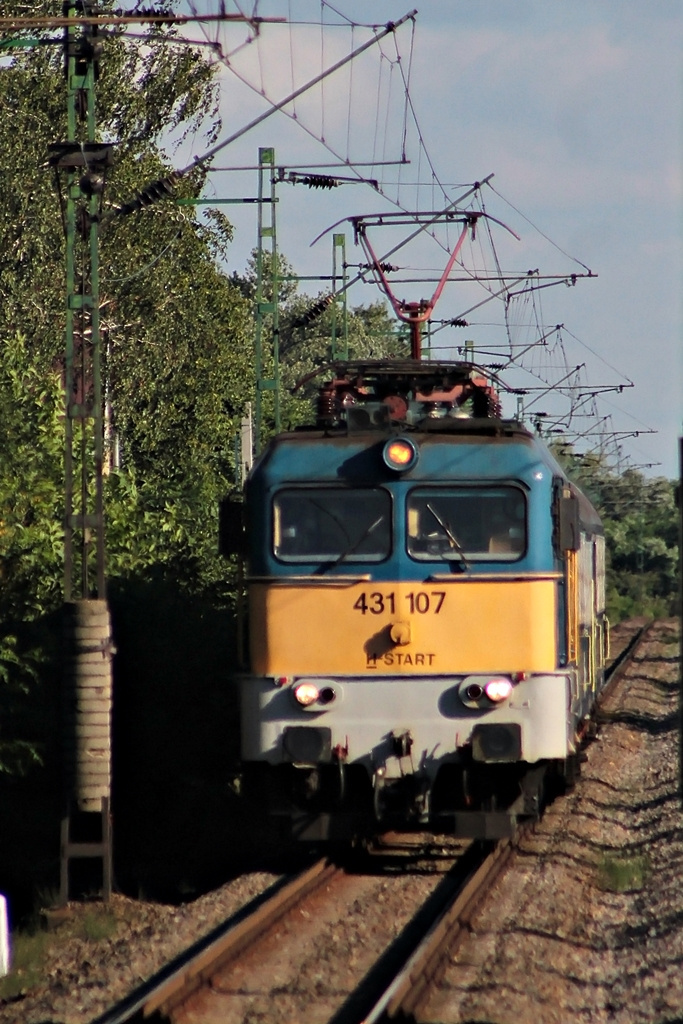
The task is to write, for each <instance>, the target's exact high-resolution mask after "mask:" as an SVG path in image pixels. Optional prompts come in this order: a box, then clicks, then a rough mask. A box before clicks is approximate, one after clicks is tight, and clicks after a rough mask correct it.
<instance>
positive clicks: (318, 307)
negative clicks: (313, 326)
mask: <svg viewBox="0 0 683 1024" xmlns="http://www.w3.org/2000/svg"><path fill="white" fill-rule="evenodd" d="M333 302H334V295H323V297H322V298H321V299H318V301H317V302H314V303H313V305H312V306H309V308H308V309H307V310H306V312H305V313H302V314H301V316H298V317H297V318H296V320H293V321H292V327H306V326H307V325H308V324H310V323H311V322H312V321H313V320H317V319H318V317H319V316H322V315H323V313H324V312H325V310H326V309H328V308H329V307H330V306H331V305H332V303H333Z"/></svg>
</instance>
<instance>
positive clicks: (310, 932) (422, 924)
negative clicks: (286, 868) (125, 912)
mask: <svg viewBox="0 0 683 1024" xmlns="http://www.w3.org/2000/svg"><path fill="white" fill-rule="evenodd" d="M650 628H651V627H648V628H647V629H642V630H640V631H639V632H638V633H636V634H634V636H633V637H632V638H631V640H630V642H629V643H628V644H627V646H625V648H624V650H623V651H620V652H619V656H618V657H617V658H616V659H615V661H614V662H613V664H612V666H611V671H610V678H609V684H608V686H607V687H606V689H605V691H604V697H603V701H602V705H603V710H602V711H601V712H600V713H599V717H600V715H604V716H607V717H608V716H609V713H610V706H611V704H612V702H613V700H614V691H615V688H616V687H617V685H618V682H619V680H620V679H621V678H622V676H623V674H624V672H625V670H626V668H627V665H628V663H629V660H630V659H632V658H633V657H634V656H635V654H636V652H637V650H638V646H639V645H640V644H642V643H643V642H644V641H645V640H647V637H648V635H649V630H650ZM519 840H520V834H517V835H516V836H515V837H514V838H513V839H508V840H502V841H500V842H498V843H497V844H495V846H492V844H487V846H486V847H484V846H483V845H482V844H474V843H470V844H465V843H462V842H461V843H460V844H459V848H458V849H456V848H455V847H454V846H451V847H450V848H449V847H448V845H445V846H439V844H438V841H437V842H432V844H431V846H432V849H431V851H430V857H427V856H426V855H425V852H424V850H422V849H421V847H420V845H419V842H418V841H417V840H415V839H414V838H412V839H411V838H410V837H405V836H395V835H394V836H392V835H390V836H387V837H385V838H384V840H383V841H382V842H380V843H379V844H378V845H377V847H376V851H375V855H374V857H371V858H369V859H368V861H367V862H366V863H365V864H364V866H363V867H362V868H361V870H360V871H359V870H353V869H348V868H347V869H346V870H345V869H344V868H343V867H342V866H340V865H337V864H334V863H332V862H330V861H329V860H327V859H321V860H319V861H317V862H316V863H314V864H312V865H311V866H310V867H308V868H306V869H305V870H304V871H302V872H301V873H300V874H299V875H297V876H296V877H294V878H289V879H285V880H281V882H279V883H277V884H276V885H275V886H273V887H272V888H271V889H270V890H269V891H268V892H267V893H265V894H264V895H263V896H262V897H259V898H258V899H257V900H255V901H253V903H252V904H250V905H249V906H248V907H247V908H245V909H244V910H243V911H242V912H241V913H240V914H238V915H237V916H236V917H234V918H232V919H231V920H230V921H228V922H226V924H225V925H224V926H222V927H221V928H220V929H217V930H216V932H214V933H213V934H212V935H211V936H209V937H208V938H207V939H206V940H204V941H203V942H202V943H200V944H197V945H196V946H195V947H193V948H192V949H190V950H188V951H187V952H186V953H185V954H183V955H182V956H181V957H179V958H178V959H177V960H175V961H174V962H173V963H171V964H170V965H168V966H167V967H166V968H165V969H164V970H163V971H162V972H160V973H159V974H158V975H157V976H156V977H155V978H152V979H151V980H150V981H149V982H147V983H146V984H145V985H143V986H141V988H140V989H138V990H137V991H136V992H134V993H132V994H131V995H130V996H128V997H127V998H126V999H125V1000H123V1001H122V1002H121V1003H119V1004H117V1005H116V1006H114V1007H112V1008H111V1009H110V1010H109V1011H107V1012H106V1013H105V1014H103V1015H101V1016H100V1017H98V1018H97V1019H96V1021H94V1022H93V1024H127V1022H142V1021H169V1022H171V1024H199V1022H201V1024H212V1022H213V1021H216V1022H218V1021H220V1022H221V1024H231V1022H233V1021H234V1022H235V1024H238V1022H242V1021H244V1020H248V1019H264V1020H265V1019H267V1020H268V1021H274V1022H275V1021H277V1022H283V1024H284V1022H285V1021H289V1020H297V1021H300V1020H302V1019H305V1020H306V1021H307V1024H316V1022H318V1021H320V1022H321V1024H323V1022H326V1024H360V1022H363V1024H380V1022H386V1021H390V1020H400V1021H414V1020H417V1019H420V1008H421V1007H422V1006H423V1005H424V1003H425V1000H426V999H427V998H428V996H429V991H430V988H431V987H432V986H433V985H434V984H435V983H437V982H438V979H439V977H440V975H441V973H442V970H443V965H444V963H445V961H446V960H447V959H448V957H451V956H452V955H453V953H454V952H455V950H456V949H457V947H458V944H459V943H460V942H461V940H462V939H463V938H464V937H467V936H468V935H469V931H470V929H469V923H470V921H471V919H472V917H473V915H474V914H475V913H476V911H477V909H478V908H479V906H480V905H481V904H482V903H483V902H484V901H485V899H486V895H487V892H488V891H489V890H490V888H491V886H492V885H493V883H494V882H495V880H496V879H497V878H499V877H500V876H501V875H502V874H503V873H504V871H505V869H506V866H507V865H508V863H509V861H510V858H511V856H512V854H513V853H514V850H515V848H516V846H517V845H518V843H519ZM430 858H431V868H430V869H426V868H425V863H426V861H427V860H430ZM420 865H421V866H420ZM435 865H436V866H435ZM405 867H408V869H409V871H410V874H409V875H407V874H406V873H405ZM402 869H403V871H402ZM416 872H417V873H416ZM406 879H409V881H410V886H409V888H410V890H411V898H408V897H407V895H406V893H407V891H408V886H406ZM418 882H419V883H420V884H418ZM401 885H403V890H402V891H401V892H399V889H400V887H401ZM394 887H395V891H393V889H394ZM397 893H398V896H397ZM397 907H398V908H399V909H398V910H397V909H396V908H397ZM363 914H364V915H365V918H364V920H363V921H362V922H360V924H359V921H356V923H355V924H356V926H357V927H356V931H355V933H354V934H355V935H356V941H355V942H354V941H351V942H349V941H348V940H347V938H346V935H345V930H344V929H345V924H346V922H347V921H349V920H351V918H353V917H354V915H355V916H356V917H358V918H359V919H360V917H361V916H363ZM359 929H360V930H359ZM269 1003H270V1012H269V1011H268V1004H269ZM252 1014H253V1016H252Z"/></svg>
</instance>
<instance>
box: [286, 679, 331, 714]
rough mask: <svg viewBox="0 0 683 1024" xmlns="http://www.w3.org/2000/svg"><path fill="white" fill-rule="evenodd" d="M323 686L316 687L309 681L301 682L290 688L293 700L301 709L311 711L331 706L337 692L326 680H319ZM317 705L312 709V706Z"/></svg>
mask: <svg viewBox="0 0 683 1024" xmlns="http://www.w3.org/2000/svg"><path fill="white" fill-rule="evenodd" d="M321 683H324V684H325V685H320V686H318V685H317V684H316V683H312V682H311V681H310V679H305V680H302V681H301V682H300V683H297V685H296V686H294V687H293V688H292V694H293V696H294V700H295V701H296V702H297V704H298V705H299V706H300V707H302V708H309V709H311V710H312V711H316V710H320V711H322V709H323V708H324V707H327V705H328V704H332V703H333V702H334V701H335V700H336V699H337V691H336V689H335V688H334V686H331V685H330V683H329V682H328V681H327V680H321ZM314 704H316V705H318V707H317V708H314V707H313V705H314Z"/></svg>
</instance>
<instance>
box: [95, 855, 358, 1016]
mask: <svg viewBox="0 0 683 1024" xmlns="http://www.w3.org/2000/svg"><path fill="white" fill-rule="evenodd" d="M340 871H341V868H339V867H337V866H336V865H335V864H333V863H331V862H330V861H329V860H328V859H327V858H326V857H323V858H322V859H321V860H319V861H316V863H315V864H313V865H312V866H311V867H309V868H307V869H306V870H305V871H303V872H302V873H301V874H299V875H297V876H296V877H295V878H293V879H291V880H290V881H288V882H285V883H284V884H282V883H276V885H275V886H274V887H271V889H270V890H267V892H266V894H265V899H264V898H263V897H260V898H259V899H258V900H256V901H254V902H255V903H256V906H255V908H254V909H253V911H252V912H248V910H247V913H246V916H240V915H235V916H236V917H237V918H238V919H237V920H235V919H234V918H231V919H229V920H228V921H227V922H226V923H225V925H223V926H219V928H218V929H217V930H215V931H214V932H213V933H212V936H210V937H209V940H208V941H207V940H206V939H205V940H200V943H196V944H195V945H194V946H193V947H191V948H190V950H188V951H186V952H185V953H181V954H180V956H179V957H177V958H176V959H175V960H173V961H171V963H170V964H168V965H167V966H166V967H165V968H162V970H161V971H159V972H158V973H157V974H156V975H154V977H152V978H151V979H150V980H149V981H148V982H146V983H145V984H144V985H142V986H140V987H139V988H138V989H136V990H135V991H134V992H132V993H131V994H130V995H128V996H126V997H125V998H124V999H122V1000H121V1001H119V1002H118V1003H116V1004H115V1005H114V1006H113V1007H111V1008H110V1009H109V1010H107V1011H105V1013H103V1014H101V1015H100V1016H99V1017H97V1018H95V1020H93V1021H92V1024H128V1022H131V1021H142V1020H146V1019H147V1018H149V1017H150V1016H151V1015H152V1014H154V1013H155V1012H156V1013H159V1014H161V1016H162V1017H163V1016H167V1015H168V1013H169V1011H171V1010H172V1008H173V1007H174V1006H177V1005H178V1004H179V1003H181V1002H183V1001H184V1000H185V999H187V998H189V997H190V996H191V995H192V994H193V993H194V992H195V991H196V990H197V989H199V988H201V986H202V985H204V984H205V983H206V981H207V980H208V979H209V978H210V977H211V976H212V975H213V974H215V972H216V971H217V970H219V969H220V968H222V967H223V966H225V964H226V963H228V962H229V961H230V960H233V959H236V958H237V957H238V956H240V955H241V953H243V952H244V951H245V950H246V949H247V948H248V947H250V946H252V945H253V944H254V943H256V942H258V940H259V939H260V938H261V936H262V935H264V934H265V933H266V932H267V931H268V930H269V929H270V928H271V927H272V926H273V925H274V924H276V923H277V922H278V921H279V920H281V918H283V917H284V915H285V914H286V913H287V912H288V911H290V910H291V909H292V908H293V907H295V906H296V905H297V904H298V903H300V902H301V901H302V900H303V899H304V898H305V897H307V896H309V895H310V894H311V893H312V892H314V891H315V890H316V889H318V888H320V886H322V885H323V884H324V883H325V882H327V881H329V880H330V879H331V878H332V877H333V876H334V875H336V874H338V873H340ZM198 946H199V947H200V948H197V947H198Z"/></svg>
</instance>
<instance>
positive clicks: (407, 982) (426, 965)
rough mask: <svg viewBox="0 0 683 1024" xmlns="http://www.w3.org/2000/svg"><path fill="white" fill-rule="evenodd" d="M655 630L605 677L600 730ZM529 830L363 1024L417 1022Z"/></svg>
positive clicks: (492, 863) (417, 953) (494, 860)
mask: <svg viewBox="0 0 683 1024" xmlns="http://www.w3.org/2000/svg"><path fill="white" fill-rule="evenodd" d="M655 626H656V623H655V622H650V623H648V624H647V625H645V626H643V627H642V628H641V629H639V630H638V631H637V632H636V633H634V635H633V636H632V637H631V639H630V640H629V642H628V644H627V645H626V646H625V648H624V649H623V650H622V651H621V652H620V653H619V654H618V655H617V657H616V658H615V659H614V661H613V662H612V663H611V665H610V666H609V669H608V671H607V673H606V678H607V682H606V684H605V686H604V687H603V689H602V691H601V693H600V697H599V699H598V702H597V709H596V722H597V723H598V724H603V723H604V722H607V721H609V710H608V708H609V704H610V703H611V701H612V700H613V699H614V691H615V689H616V686H617V684H618V683H619V682H620V681H621V680H622V678H623V676H624V674H625V673H626V671H627V669H628V666H629V665H630V664H631V663H632V661H633V657H634V655H635V654H636V652H637V651H638V649H639V648H640V646H641V644H642V643H644V642H645V641H646V640H647V639H648V638H649V637H650V635H651V633H652V632H653V630H654V627H655ZM587 738H588V737H587ZM531 827H532V825H531V824H526V825H521V826H520V827H519V828H518V830H517V831H516V833H515V835H514V836H513V837H512V838H510V839H503V840H501V841H500V842H499V843H497V845H496V847H495V848H494V849H493V851H492V852H491V853H490V854H489V856H488V857H487V858H486V859H485V860H484V861H483V862H482V863H481V864H480V865H479V866H478V867H476V868H475V869H474V870H473V871H472V872H471V874H470V875H469V876H468V878H467V880H466V881H465V883H464V884H463V886H462V888H461V889H460V890H459V891H458V893H457V894H456V895H455V897H454V898H453V901H452V903H451V904H450V906H448V907H446V908H445V909H444V910H443V912H442V913H441V914H440V915H439V916H438V917H437V919H436V920H435V921H434V924H433V925H432V926H431V928H430V929H429V930H428V932H427V933H426V934H425V936H424V938H423V939H422V940H421V941H420V942H419V943H418V945H417V946H416V947H415V949H414V951H413V953H412V954H411V955H410V957H409V958H408V960H407V961H406V962H405V964H404V966H403V967H402V968H401V969H400V971H398V973H397V974H396V975H395V977H394V979H393V981H392V982H391V984H390V985H388V987H387V988H386V990H385V991H384V993H383V994H382V995H381V996H380V998H379V999H378V1000H377V1002H376V1003H375V1005H374V1006H373V1007H372V1009H371V1010H370V1011H369V1012H368V1013H367V1014H366V1015H365V1016H364V1017H363V1020H362V1022H361V1024H379V1022H382V1021H388V1020H396V1019H400V1020H414V1019H416V1015H417V1013H418V1012H419V1008H420V1006H421V1005H422V1004H423V1003H424V1000H425V998H426V996H427V994H428V993H429V991H430V988H431V986H432V985H433V983H434V982H435V981H436V980H437V978H438V976H439V973H440V971H441V969H442V967H443V964H444V960H445V957H446V955H449V956H451V955H452V954H453V952H454V951H455V950H457V948H458V946H459V944H460V942H461V941H462V940H463V939H464V938H465V937H466V936H467V935H468V934H469V924H470V921H471V920H472V917H473V916H474V914H475V912H476V910H477V909H478V907H479V906H480V904H481V903H483V901H484V899H485V898H486V895H487V893H488V891H489V890H490V888H491V886H492V885H493V884H494V882H495V881H496V879H497V878H498V877H499V876H500V875H501V874H502V873H503V871H504V869H505V867H506V865H507V863H508V861H509V860H510V857H511V856H512V853H513V851H514V849H515V847H516V845H517V843H518V841H519V838H520V836H521V835H522V834H523V832H524V831H525V830H527V829H529V828H531Z"/></svg>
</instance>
